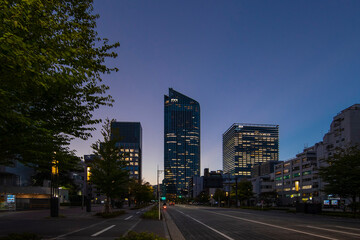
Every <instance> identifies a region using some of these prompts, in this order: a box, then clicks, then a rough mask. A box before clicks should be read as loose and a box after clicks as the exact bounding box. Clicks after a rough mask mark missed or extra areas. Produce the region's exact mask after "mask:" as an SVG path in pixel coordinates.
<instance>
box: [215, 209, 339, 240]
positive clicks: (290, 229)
mask: <svg viewBox="0 0 360 240" xmlns="http://www.w3.org/2000/svg"><path fill="white" fill-rule="evenodd" d="M209 212H210V211H209ZM211 213H214V214H217V215H221V216H226V217H231V218H235V219H239V220H243V221H246V222H252V223H256V224H262V225H265V226H269V227H275V228H280V229H283V230H288V231H292V232H298V233H303V234H306V235H310V236H314V237H319V238H325V239H329V240H338V239H337V238H331V237H327V236H323V235H318V234H314V233H309V232H304V231H300V230H296V229H292V228H287V227H281V226H278V225H274V224H270V223H265V222H260V221H255V220H250V219H246V218H241V217H235V216H231V215H227V214H222V213H217V212H211Z"/></svg>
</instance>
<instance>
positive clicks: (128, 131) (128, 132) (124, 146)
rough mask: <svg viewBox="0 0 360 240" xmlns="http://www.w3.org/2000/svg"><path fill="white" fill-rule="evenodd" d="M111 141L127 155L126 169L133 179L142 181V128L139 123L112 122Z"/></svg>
mask: <svg viewBox="0 0 360 240" xmlns="http://www.w3.org/2000/svg"><path fill="white" fill-rule="evenodd" d="M111 139H116V140H117V142H116V146H117V147H120V148H121V151H122V152H124V153H125V161H126V162H127V167H126V169H127V170H128V171H129V174H130V177H131V178H133V179H137V180H141V179H142V174H141V170H142V155H141V150H142V128H141V124H140V123H139V122H112V123H111Z"/></svg>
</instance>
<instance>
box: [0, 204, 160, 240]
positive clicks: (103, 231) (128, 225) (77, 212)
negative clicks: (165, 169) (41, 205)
mask: <svg viewBox="0 0 360 240" xmlns="http://www.w3.org/2000/svg"><path fill="white" fill-rule="evenodd" d="M94 208H95V209H93V212H91V213H87V212H85V211H84V210H81V209H80V208H67V209H63V210H60V217H59V218H50V217H49V215H50V213H49V210H34V211H22V212H9V213H7V212H5V213H4V212H3V213H0V237H1V236H6V235H8V234H9V233H22V232H31V233H36V234H39V235H41V236H42V237H43V239H74V240H75V239H76V240H82V239H84V240H85V239H97V240H114V239H115V238H118V237H121V236H123V235H124V234H126V233H127V232H128V231H131V230H133V231H136V232H154V233H156V234H157V235H160V236H161V237H164V238H165V237H167V232H166V225H165V223H164V222H163V221H158V220H147V219H142V218H141V215H142V213H143V212H145V211H146V210H148V209H149V208H145V209H140V210H130V209H126V214H124V215H121V216H119V217H116V218H111V219H103V218H99V217H95V216H93V215H94V214H95V211H96V210H99V209H101V208H98V209H97V208H96V207H94Z"/></svg>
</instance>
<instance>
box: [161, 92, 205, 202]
mask: <svg viewBox="0 0 360 240" xmlns="http://www.w3.org/2000/svg"><path fill="white" fill-rule="evenodd" d="M164 112H165V114H164V115H165V116H164V127H165V129H164V170H165V181H164V183H165V186H166V193H167V195H168V196H171V197H177V196H181V195H186V194H188V191H189V188H188V187H189V181H190V179H191V178H192V177H193V176H200V105H199V103H198V102H197V101H195V100H194V99H191V98H189V97H187V96H185V95H183V94H181V93H179V92H177V91H175V90H173V89H172V88H170V89H169V95H168V96H166V95H165V98H164Z"/></svg>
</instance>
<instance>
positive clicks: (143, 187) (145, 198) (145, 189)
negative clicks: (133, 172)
mask: <svg viewBox="0 0 360 240" xmlns="http://www.w3.org/2000/svg"><path fill="white" fill-rule="evenodd" d="M153 193H154V189H153V188H152V186H151V185H150V183H148V182H143V181H139V180H135V179H131V180H130V182H129V195H130V198H133V199H134V200H135V202H136V205H138V206H139V205H141V204H144V203H148V202H150V201H151V200H153V199H154V195H153Z"/></svg>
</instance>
